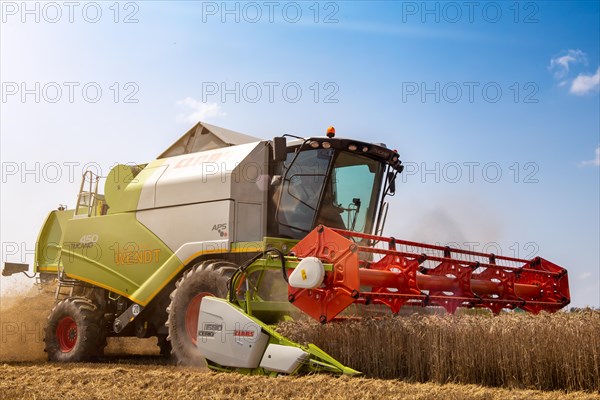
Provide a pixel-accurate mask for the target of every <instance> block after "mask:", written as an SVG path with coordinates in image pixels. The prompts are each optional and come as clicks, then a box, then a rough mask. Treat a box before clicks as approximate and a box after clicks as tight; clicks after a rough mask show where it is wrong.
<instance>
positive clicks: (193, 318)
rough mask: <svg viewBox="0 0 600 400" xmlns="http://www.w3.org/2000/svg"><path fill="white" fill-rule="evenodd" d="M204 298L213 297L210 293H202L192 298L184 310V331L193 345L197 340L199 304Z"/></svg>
mask: <svg viewBox="0 0 600 400" xmlns="http://www.w3.org/2000/svg"><path fill="white" fill-rule="evenodd" d="M205 296H213V294H212V293H208V292H202V293H199V294H197V295H196V296H194V297H193V298H192V299H191V300H190V302H189V303H188V306H187V309H186V310H185V330H186V332H187V334H188V336H189V338H190V340H191V341H192V343H193V344H194V346H195V345H196V340H197V338H198V313H199V312H200V303H202V299H203V298H204V297H205Z"/></svg>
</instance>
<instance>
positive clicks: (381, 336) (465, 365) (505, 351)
mask: <svg viewBox="0 0 600 400" xmlns="http://www.w3.org/2000/svg"><path fill="white" fill-rule="evenodd" d="M279 329H280V331H281V333H283V334H284V335H286V336H288V337H289V338H291V339H293V340H296V341H297V342H300V343H315V344H316V345H318V346H320V347H321V348H322V349H323V350H325V351H327V352H328V353H330V354H331V355H332V356H334V357H336V358H337V359H338V360H340V361H341V362H342V363H344V364H346V365H348V366H350V367H352V368H355V369H358V370H359V371H361V372H363V373H364V374H365V375H366V376H369V377H378V378H395V379H404V380H406V381H411V382H429V381H431V382H437V383H448V382H460V383H472V384H479V385H486V386H501V387H508V388H535V389H542V390H556V389H560V390H589V391H600V311H591V310H590V311H582V312H575V313H567V312H559V313H555V314H545V313H542V314H540V315H531V314H525V313H506V314H501V315H499V316H491V315H445V316H437V315H412V316H402V317H390V318H382V319H366V320H361V321H352V320H350V321H346V322H339V323H331V324H327V325H320V324H318V323H314V322H308V321H305V322H286V323H284V324H282V325H281V326H280V328H279Z"/></svg>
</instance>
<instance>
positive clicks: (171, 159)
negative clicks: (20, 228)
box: [3, 123, 569, 375]
mask: <svg viewBox="0 0 600 400" xmlns="http://www.w3.org/2000/svg"><path fill="white" fill-rule="evenodd" d="M287 136H288V137H289V139H290V140H289V141H288V140H287V138H286V137H276V138H274V139H273V140H272V141H266V140H260V139H257V138H252V137H249V136H246V135H242V134H240V133H236V132H232V131H229V130H226V129H222V128H219V127H215V126H211V125H208V124H203V123H199V124H197V125H196V126H194V127H193V128H192V129H191V130H190V131H189V132H187V133H186V134H185V135H184V136H183V137H182V138H180V139H179V140H178V141H177V142H176V143H175V144H173V145H172V146H171V147H170V148H169V149H167V150H166V151H165V152H164V153H163V154H162V155H160V156H159V157H158V158H157V159H156V160H155V161H152V162H150V163H149V164H146V165H134V166H128V165H119V166H116V167H115V168H113V169H112V170H111V172H110V173H109V174H108V176H107V177H106V178H105V183H104V194H100V193H99V191H98V188H99V182H100V180H101V177H99V176H95V175H94V174H93V173H91V172H89V171H88V172H86V173H85V174H84V177H83V181H82V183H81V189H80V192H79V195H78V197H77V204H76V206H75V208H74V209H71V210H66V209H63V208H62V207H61V208H60V209H59V210H56V211H52V212H51V213H50V215H49V216H48V218H47V220H46V222H45V224H44V226H43V228H42V230H41V232H40V234H39V238H38V241H37V245H36V254H35V265H34V266H33V270H34V272H35V273H36V274H38V277H39V278H41V279H42V280H44V281H47V280H49V279H57V281H58V287H57V291H56V304H55V306H54V308H53V309H52V311H51V313H50V316H49V318H48V325H47V328H46V335H45V345H46V352H47V353H48V358H49V359H50V360H52V361H66V362H72V361H84V360H89V359H91V358H93V357H95V356H98V355H101V354H102V352H103V349H104V347H105V345H106V338H107V337H110V336H137V337H139V338H147V337H152V336H157V337H158V344H159V346H160V347H161V352H162V353H164V354H169V353H170V354H171V355H172V356H173V357H174V359H175V360H176V361H177V362H178V363H179V364H183V365H203V364H204V363H206V364H208V366H209V367H210V368H213V369H215V370H236V371H240V372H244V373H251V374H267V375H276V374H280V373H287V374H294V373H302V372H309V371H329V372H333V373H338V374H342V373H343V374H356V373H357V371H354V370H353V369H351V368H348V367H346V366H344V365H342V364H341V363H339V362H338V361H336V360H335V359H333V358H332V357H330V356H329V355H327V354H326V353H325V352H323V351H322V350H320V349H319V348H318V347H316V346H314V345H312V344H310V345H308V346H306V347H305V346H301V345H299V344H296V343H293V342H292V341H290V340H288V339H286V338H285V337H283V336H281V335H279V334H278V333H277V332H276V331H275V329H274V326H275V324H276V323H277V322H279V321H282V320H285V319H287V318H293V317H294V316H296V315H299V314H302V313H304V314H307V315H309V316H310V317H312V318H314V319H316V320H317V321H320V322H321V323H324V324H325V323H329V322H331V321H334V320H335V319H336V318H340V317H341V315H340V314H341V313H342V315H343V314H344V313H343V311H344V310H346V309H347V308H348V307H349V306H350V305H352V304H358V305H359V306H358V307H362V306H367V305H370V304H373V305H380V308H381V306H387V307H389V308H390V309H391V311H392V312H393V313H398V312H399V311H400V309H401V307H402V306H403V305H421V306H437V307H443V308H445V309H446V310H447V311H448V312H450V313H453V312H454V311H455V310H456V309H457V308H458V307H470V308H473V307H479V308H488V309H490V310H491V311H492V312H494V313H498V312H500V311H501V310H502V309H515V308H519V309H522V310H526V311H529V312H532V313H538V312H540V311H549V312H554V311H557V310H559V309H561V308H562V307H564V306H566V305H567V304H569V287H568V276H567V271H566V270H565V269H563V268H561V267H559V266H557V265H555V264H553V263H551V262H549V261H546V260H544V259H542V258H539V257H537V258H535V259H532V260H522V259H517V258H511V257H503V256H499V255H498V256H497V255H494V254H483V253H477V252H473V251H464V250H459V249H452V248H448V247H440V246H433V245H428V244H422V243H415V242H408V241H404V240H398V239H395V238H391V237H382V236H381V232H382V231H383V227H384V224H385V219H386V215H387V201H386V199H387V198H388V196H390V195H393V194H394V192H395V182H396V176H397V174H399V173H401V172H402V169H403V167H402V163H401V161H400V158H399V155H398V153H397V152H396V151H393V150H390V149H388V148H386V146H385V145H383V144H374V143H365V142H361V141H357V140H352V139H344V138H337V137H335V132H334V130H333V128H331V127H330V128H329V129H328V131H327V136H326V137H311V138H308V139H305V138H299V137H293V136H289V135H287ZM28 268H29V266H28V265H24V264H11V263H7V264H6V265H5V269H4V271H3V275H10V274H13V273H17V272H25V271H27V270H28ZM364 309H365V310H367V308H364Z"/></svg>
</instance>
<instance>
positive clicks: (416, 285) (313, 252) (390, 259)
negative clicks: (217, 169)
mask: <svg viewBox="0 0 600 400" xmlns="http://www.w3.org/2000/svg"><path fill="white" fill-rule="evenodd" d="M380 243H383V244H386V243H387V247H388V248H387V249H381V248H377V247H375V246H374V245H373V244H380ZM398 246H403V247H404V248H410V249H409V250H398V249H397V248H398ZM292 253H293V254H295V255H296V256H297V257H298V258H299V259H302V258H304V257H318V258H319V259H321V260H322V261H323V262H325V263H329V264H333V271H332V272H329V273H327V274H326V276H325V280H324V283H323V285H321V287H319V288H316V289H296V288H292V287H289V288H288V295H289V299H290V301H291V302H292V303H293V304H294V305H295V306H297V307H298V308H300V309H301V310H302V311H304V312H305V313H306V314H308V315H310V316H311V317H313V318H315V319H317V320H319V321H321V322H323V323H325V322H329V321H331V320H332V319H333V318H335V317H336V316H337V315H338V314H339V313H340V312H342V311H343V310H344V309H346V308H347V307H348V306H349V305H351V304H353V303H363V304H370V303H372V304H383V305H386V306H388V307H389V308H390V309H391V310H392V312H394V313H398V312H399V311H400V308H401V307H402V306H403V305H404V304H406V303H407V302H410V303H411V304H420V305H423V306H427V305H437V306H441V307H443V308H445V309H446V310H447V311H448V312H449V313H454V312H455V311H456V309H457V308H459V307H469V308H472V307H485V308H489V309H490V310H492V311H493V312H494V313H495V314H497V313H499V312H500V310H502V309H514V308H517V307H518V308H521V309H523V310H526V311H529V312H532V313H538V312H540V311H548V312H555V311H557V310H559V309H561V308H562V307H564V306H566V305H567V304H569V302H570V294H569V281H568V275H567V271H566V270H565V269H564V268H561V267H559V266H558V265H556V264H553V263H551V262H549V261H547V260H545V259H543V258H540V257H536V258H534V259H532V260H524V259H519V258H514V257H506V256H497V255H494V254H487V253H479V252H475V251H468V250H460V249H452V248H449V247H443V246H436V245H430V244H423V243H417V242H410V241H406V240H397V239H394V238H386V237H380V236H374V235H368V234H364V233H357V232H350V231H345V230H341V229H333V228H328V227H325V226H319V227H317V228H315V229H314V230H313V231H312V232H311V233H309V234H308V235H307V236H306V237H305V238H304V239H303V240H301V241H300V242H299V243H298V244H297V245H296V246H294V248H293V249H292ZM377 256H378V257H381V258H380V259H379V260H378V261H368V260H370V259H373V258H375V259H376V258H377ZM426 261H429V262H430V263H437V265H435V266H434V267H425V266H424V264H425V262H426Z"/></svg>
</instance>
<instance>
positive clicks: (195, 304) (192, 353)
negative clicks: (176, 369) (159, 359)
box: [166, 260, 237, 366]
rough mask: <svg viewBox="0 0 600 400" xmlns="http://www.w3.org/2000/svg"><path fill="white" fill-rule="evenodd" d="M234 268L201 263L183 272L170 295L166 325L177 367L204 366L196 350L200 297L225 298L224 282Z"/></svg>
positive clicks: (220, 263) (211, 262)
mask: <svg viewBox="0 0 600 400" xmlns="http://www.w3.org/2000/svg"><path fill="white" fill-rule="evenodd" d="M236 269H237V266H235V264H232V263H230V262H227V261H215V260H210V261H204V262H202V263H200V264H198V265H196V266H194V267H192V268H190V269H189V270H188V271H186V272H185V273H184V274H183V276H182V277H181V278H180V279H179V280H178V281H177V283H176V284H175V290H173V292H171V296H170V297H171V304H170V305H169V307H168V308H167V314H168V318H167V323H166V326H167V328H168V329H169V336H167V340H168V341H169V342H170V343H171V355H172V357H173V359H174V361H175V362H176V363H177V365H187V366H206V362H205V361H204V357H202V354H201V353H200V351H199V350H198V348H197V347H196V340H197V334H198V313H199V311H200V304H201V303H202V298H204V297H205V296H216V297H221V298H225V297H226V296H227V281H228V280H229V278H230V277H231V275H232V274H233V272H234V271H235V270H236Z"/></svg>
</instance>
